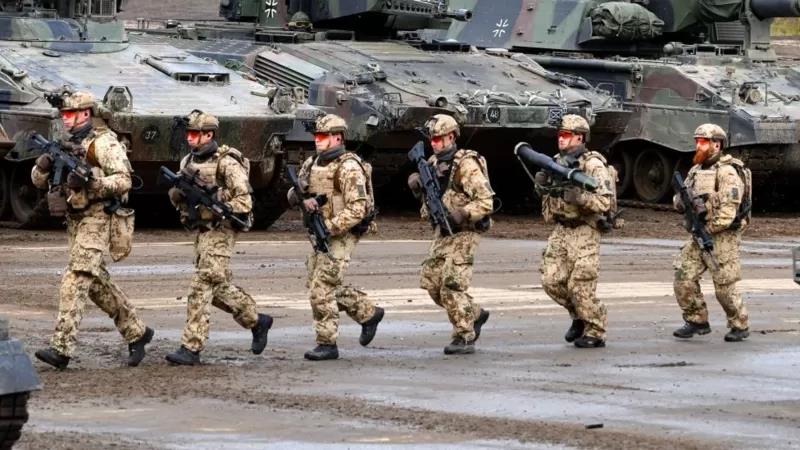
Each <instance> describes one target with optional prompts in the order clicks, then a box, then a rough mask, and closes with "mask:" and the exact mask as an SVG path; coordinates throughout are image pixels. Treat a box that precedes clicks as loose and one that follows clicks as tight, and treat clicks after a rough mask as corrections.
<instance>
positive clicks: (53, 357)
mask: <svg viewBox="0 0 800 450" xmlns="http://www.w3.org/2000/svg"><path fill="white" fill-rule="evenodd" d="M35 355H36V358H38V359H39V360H40V361H44V362H46V363H47V364H50V365H51V366H53V367H55V368H56V369H66V368H67V364H69V356H66V355H63V354H61V352H59V351H58V350H56V349H54V348H53V347H47V348H45V349H42V350H36V353H35Z"/></svg>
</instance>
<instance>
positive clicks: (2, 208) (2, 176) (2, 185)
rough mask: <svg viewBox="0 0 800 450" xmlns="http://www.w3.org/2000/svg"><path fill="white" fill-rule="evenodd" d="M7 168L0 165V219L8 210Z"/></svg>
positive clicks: (8, 187)
mask: <svg viewBox="0 0 800 450" xmlns="http://www.w3.org/2000/svg"><path fill="white" fill-rule="evenodd" d="M8 178H9V177H8V169H7V168H6V167H0V219H2V218H3V216H5V215H6V211H8V197H9V192H8V191H9V189H10V186H9V184H8Z"/></svg>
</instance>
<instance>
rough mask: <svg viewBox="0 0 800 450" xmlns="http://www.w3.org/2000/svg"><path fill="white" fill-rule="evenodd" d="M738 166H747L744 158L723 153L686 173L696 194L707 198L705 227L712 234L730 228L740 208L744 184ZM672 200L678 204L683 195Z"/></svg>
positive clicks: (687, 179)
mask: <svg viewBox="0 0 800 450" xmlns="http://www.w3.org/2000/svg"><path fill="white" fill-rule="evenodd" d="M735 165H739V166H740V167H744V163H742V161H740V160H738V159H736V158H734V157H732V156H731V155H723V156H722V157H720V158H719V160H718V161H717V162H716V163H714V164H712V165H711V166H710V167H708V168H703V166H701V165H700V164H696V165H694V166H692V168H691V169H689V174H688V175H687V176H686V181H685V184H686V187H687V188H689V189H691V190H692V191H693V193H694V195H696V196H702V197H706V200H705V204H706V208H707V209H708V215H707V216H706V218H707V223H706V228H707V229H708V232H709V233H712V234H716V233H719V232H722V231H725V230H727V229H729V228H730V226H731V224H732V223H733V220H734V219H735V218H736V213H737V212H738V211H739V205H740V204H741V203H742V196H743V195H744V192H745V185H744V181H743V180H742V178H741V176H739V172H738V171H737V170H736V167H735ZM672 202H673V204H675V206H676V207H678V203H680V197H679V196H678V195H675V196H674V197H673V198H672ZM745 226H747V223H742V226H741V227H740V229H744V227H745Z"/></svg>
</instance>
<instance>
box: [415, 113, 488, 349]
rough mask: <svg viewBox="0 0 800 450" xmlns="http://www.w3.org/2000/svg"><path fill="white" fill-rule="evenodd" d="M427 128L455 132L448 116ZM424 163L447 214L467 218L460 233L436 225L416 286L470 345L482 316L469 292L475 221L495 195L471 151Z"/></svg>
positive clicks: (433, 131) (441, 133)
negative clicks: (435, 179) (447, 233)
mask: <svg viewBox="0 0 800 450" xmlns="http://www.w3.org/2000/svg"><path fill="white" fill-rule="evenodd" d="M428 127H429V131H430V134H431V136H444V135H447V134H448V133H450V132H456V133H457V131H458V129H457V125H456V124H455V121H454V120H453V119H452V118H451V117H449V116H446V115H436V116H434V117H433V119H431V121H430V122H429V123H428ZM454 146H455V144H454ZM452 152H454V153H453V154H452V159H450V158H449V154H450V153H452ZM443 155H448V158H447V160H446V161H444V160H440V159H442V158H443ZM428 162H429V163H430V164H431V165H432V166H433V167H435V168H436V173H437V176H439V177H440V182H444V183H442V186H443V187H444V189H443V191H444V192H443V194H442V203H443V204H444V206H445V208H447V210H448V211H451V212H453V211H457V210H460V211H463V212H464V213H465V216H466V217H465V224H464V225H463V226H462V227H461V229H458V227H456V229H454V230H453V231H454V234H453V235H452V236H445V235H443V234H442V230H441V228H440V227H437V228H436V231H435V233H434V239H433V242H432V243H431V246H430V249H429V250H428V257H427V258H426V259H425V260H424V261H423V262H422V273H421V276H420V287H421V288H422V289H425V290H426V291H428V295H430V297H431V299H432V300H433V301H434V303H436V304H437V305H439V306H440V307H442V308H444V309H445V311H446V312H447V317H448V318H449V319H450V323H451V324H452V325H453V331H452V338H453V339H454V340H463V341H464V342H466V343H472V342H474V341H475V339H476V338H477V336H476V332H475V328H474V326H475V321H476V320H478V317H479V316H480V314H481V308H480V306H479V305H478V304H477V303H476V302H475V301H474V300H473V298H472V296H471V295H470V294H469V293H467V291H468V290H469V286H470V284H471V282H472V267H473V264H474V263H475V253H476V251H477V249H478V242H479V241H480V236H479V234H478V232H477V231H476V229H475V223H477V222H478V221H481V220H482V219H485V218H487V217H488V216H489V214H491V213H492V208H493V198H494V191H493V190H492V186H491V184H490V182H489V178H488V175H487V173H485V166H484V164H485V163H484V162H483V160H482V158H481V157H480V155H479V154H478V153H477V152H475V151H472V150H464V149H456V148H453V149H451V150H449V151H443V152H441V153H440V154H439V155H436V154H434V155H432V156H431V157H430V158H429V159H428ZM427 214H428V211H427V207H426V205H425V204H424V203H423V205H422V211H421V215H422V217H423V218H427Z"/></svg>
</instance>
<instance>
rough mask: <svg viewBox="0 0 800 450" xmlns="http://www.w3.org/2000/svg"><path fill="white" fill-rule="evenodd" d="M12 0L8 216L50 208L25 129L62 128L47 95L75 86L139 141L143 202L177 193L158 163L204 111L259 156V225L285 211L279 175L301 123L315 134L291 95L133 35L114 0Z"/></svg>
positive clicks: (6, 48)
mask: <svg viewBox="0 0 800 450" xmlns="http://www.w3.org/2000/svg"><path fill="white" fill-rule="evenodd" d="M0 6H2V8H0V123H2V130H0V157H4V158H2V162H0V215H5V214H7V217H9V218H10V219H11V220H12V221H14V222H16V223H18V224H22V225H31V224H35V223H37V221H39V220H41V219H42V218H43V217H44V216H46V205H44V202H42V201H41V200H42V198H43V194H42V193H41V192H40V191H38V190H36V189H35V188H34V187H33V186H32V185H31V181H30V169H31V165H32V163H33V161H32V159H33V158H34V156H33V155H32V154H31V152H30V151H29V150H30V149H29V148H27V146H26V140H25V133H27V132H29V131H30V130H34V131H37V132H39V133H41V134H43V135H44V136H46V137H48V138H54V137H57V136H58V135H59V134H60V133H61V123H60V122H61V121H60V119H59V113H58V111H57V110H56V109H55V108H53V107H52V106H51V105H50V104H49V103H48V102H47V101H46V100H45V98H44V96H45V94H47V93H48V92H52V91H55V90H59V89H62V88H63V87H64V86H68V87H69V88H71V89H73V90H88V91H91V92H93V93H94V94H95V96H96V97H97V98H98V99H102V101H101V102H100V104H99V105H98V107H97V111H96V114H95V115H96V117H97V118H98V120H100V121H102V122H103V123H104V124H105V125H107V126H108V127H110V128H111V130H113V131H114V132H115V133H116V134H117V136H118V138H119V139H120V140H121V142H123V143H124V144H125V145H126V146H127V150H128V156H129V158H130V160H131V162H132V164H133V168H134V170H135V171H136V174H137V175H138V176H139V177H140V178H141V179H142V180H143V183H142V184H143V186H142V188H141V189H139V190H137V191H135V192H134V195H133V196H132V200H133V202H134V206H138V207H140V208H139V210H140V211H142V212H146V209H150V208H151V207H152V206H153V205H154V204H155V203H158V202H160V203H164V202H165V200H164V199H165V198H166V197H165V196H164V195H159V196H156V197H153V195H154V194H163V192H164V190H165V189H166V188H164V187H160V186H157V185H156V179H157V173H158V167H159V166H160V165H162V164H165V165H168V166H171V167H173V168H175V167H177V164H178V161H179V160H180V158H181V157H182V155H185V154H186V153H187V152H188V148H187V147H186V142H185V123H184V122H182V121H181V120H180V119H179V118H180V117H182V116H185V115H186V114H188V113H189V112H190V111H192V110H193V109H200V110H203V111H207V112H209V113H213V114H214V115H216V116H217V117H219V119H220V130H219V136H218V139H219V141H220V142H223V143H226V144H228V145H231V146H233V147H236V148H238V149H240V150H241V151H242V152H243V153H244V154H245V155H246V156H247V157H248V158H250V160H251V162H252V164H251V174H250V180H251V183H252V185H253V187H254V200H255V202H254V203H255V211H254V212H255V214H256V221H255V224H256V226H262V227H263V226H268V225H269V224H270V223H272V221H274V220H275V219H276V218H277V217H278V216H280V214H281V213H282V212H283V210H284V206H283V205H284V203H285V201H284V200H283V194H284V192H285V187H284V186H282V185H281V186H278V184H280V182H281V179H282V178H281V177H280V176H276V174H280V173H282V167H283V165H284V164H285V160H286V154H287V152H291V151H293V150H294V148H295V147H293V145H294V144H293V143H292V142H293V138H292V137H291V134H292V132H293V130H295V131H297V132H298V133H299V134H303V135H304V136H303V138H302V139H303V140H304V142H306V143H308V142H310V135H309V134H308V133H307V132H306V131H305V130H304V129H301V128H296V127H298V126H299V125H298V124H299V123H298V122H296V121H295V115H294V114H293V111H294V109H296V107H297V106H298V105H297V104H296V103H295V102H294V100H293V99H292V98H291V97H289V96H285V95H284V96H281V97H280V107H278V106H277V105H276V103H275V101H274V99H275V98H276V93H277V92H278V91H279V89H277V88H273V89H269V88H268V87H265V86H264V85H263V84H260V83H257V82H255V81H252V80H248V79H245V78H243V77H242V76H241V75H240V74H238V73H236V72H235V71H232V70H229V69H226V68H225V67H223V66H221V65H219V64H216V63H214V62H209V61H206V60H203V59H201V58H198V57H196V56H193V55H191V54H189V53H187V52H185V51H183V50H179V49H177V48H175V47H171V46H168V45H164V44H152V45H151V44H138V45H134V44H131V43H130V42H129V40H128V37H127V33H126V32H125V30H124V27H123V25H122V23H121V22H119V21H117V20H116V19H115V17H114V16H115V14H116V12H117V7H118V6H117V4H116V3H115V2H114V1H88V0H87V1H77V2H75V1H49V2H47V1H34V2H27V1H26V2H17V1H15V0H0ZM301 109H302V106H301ZM298 130H299V131H298ZM297 145H302V143H300V144H297ZM154 202H155V203H154ZM164 204H165V205H166V203H164Z"/></svg>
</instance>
